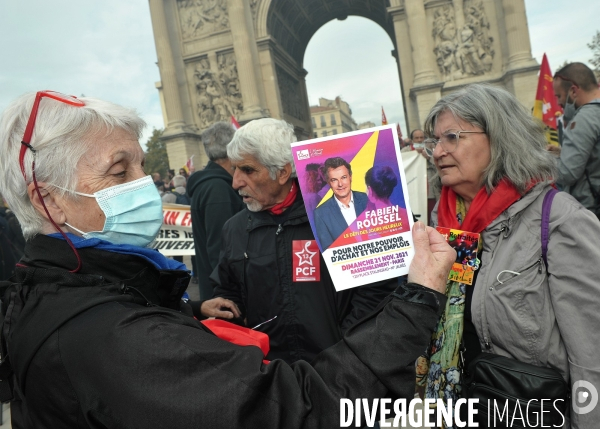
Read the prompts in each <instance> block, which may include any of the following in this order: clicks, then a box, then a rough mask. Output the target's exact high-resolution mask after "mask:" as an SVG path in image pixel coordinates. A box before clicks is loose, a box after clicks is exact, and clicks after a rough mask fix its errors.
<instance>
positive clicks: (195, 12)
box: [177, 0, 229, 39]
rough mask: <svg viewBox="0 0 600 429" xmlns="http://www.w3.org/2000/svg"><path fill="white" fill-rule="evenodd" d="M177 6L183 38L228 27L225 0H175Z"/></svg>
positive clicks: (190, 37)
mask: <svg viewBox="0 0 600 429" xmlns="http://www.w3.org/2000/svg"><path fill="white" fill-rule="evenodd" d="M177 7H178V8H179V19H180V21H181V32H182V35H183V38H184V39H192V38H195V37H198V36H202V35H204V34H211V33H214V32H217V31H220V30H225V29H227V28H229V15H228V14H227V5H226V0H177Z"/></svg>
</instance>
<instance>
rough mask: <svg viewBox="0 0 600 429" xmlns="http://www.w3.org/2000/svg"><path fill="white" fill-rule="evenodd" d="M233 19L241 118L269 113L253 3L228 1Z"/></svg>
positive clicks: (231, 19) (245, 119)
mask: <svg viewBox="0 0 600 429" xmlns="http://www.w3.org/2000/svg"><path fill="white" fill-rule="evenodd" d="M227 4H228V11H229V22H230V27H231V35H232V37H233V50H234V52H235V59H236V63H237V69H238V76H239V80H240V87H241V88H240V89H241V92H242V99H243V101H244V113H242V115H241V117H240V119H241V120H242V121H250V120H252V119H257V118H262V117H264V116H266V115H265V112H264V107H265V101H264V88H263V84H262V78H260V77H259V76H258V73H260V61H259V59H258V48H257V47H256V42H255V40H254V25H253V22H252V11H251V10H250V4H249V2H247V1H245V0H228V3H227Z"/></svg>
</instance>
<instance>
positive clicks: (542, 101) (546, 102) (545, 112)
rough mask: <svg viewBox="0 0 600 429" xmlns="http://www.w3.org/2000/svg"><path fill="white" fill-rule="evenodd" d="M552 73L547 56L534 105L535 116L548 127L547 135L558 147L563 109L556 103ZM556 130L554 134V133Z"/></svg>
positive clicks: (543, 59) (542, 67) (541, 70)
mask: <svg viewBox="0 0 600 429" xmlns="http://www.w3.org/2000/svg"><path fill="white" fill-rule="evenodd" d="M552 81H553V79H552V72H551V71H550V64H548V58H547V57H546V54H544V57H543V58H542V65H541V67H540V77H539V80H538V87H537V93H536V95H535V103H534V104H533V116H535V117H536V118H538V119H540V120H541V121H542V122H544V124H546V127H548V130H547V133H546V134H547V135H546V137H547V138H548V141H549V143H551V144H556V145H558V137H556V138H554V136H553V135H555V134H556V128H557V124H556V118H557V117H558V116H560V115H562V109H561V107H560V106H559V104H558V102H557V101H556V97H555V95H554V88H553V87H552ZM553 130H554V133H552V131H553Z"/></svg>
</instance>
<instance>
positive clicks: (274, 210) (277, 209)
mask: <svg viewBox="0 0 600 429" xmlns="http://www.w3.org/2000/svg"><path fill="white" fill-rule="evenodd" d="M297 194H298V183H297V182H296V180H294V181H293V182H292V187H291V188H290V192H288V194H287V196H286V197H285V200H283V201H282V202H280V203H279V204H275V205H274V206H273V207H271V208H270V209H269V213H271V214H274V215H276V216H277V215H280V214H281V213H283V212H284V211H285V209H287V208H288V207H289V206H291V205H292V204H294V201H296V195H297Z"/></svg>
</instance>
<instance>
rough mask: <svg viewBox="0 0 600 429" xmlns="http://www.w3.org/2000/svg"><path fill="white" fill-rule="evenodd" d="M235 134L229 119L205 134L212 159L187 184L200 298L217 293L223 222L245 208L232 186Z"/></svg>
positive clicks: (206, 144)
mask: <svg viewBox="0 0 600 429" xmlns="http://www.w3.org/2000/svg"><path fill="white" fill-rule="evenodd" d="M233 133H234V129H233V127H232V126H231V124H229V123H227V122H217V123H215V124H213V125H211V126H210V127H209V128H208V129H206V131H204V132H203V133H202V136H201V138H202V143H203V144H204V150H205V151H206V155H207V156H208V159H209V161H208V164H207V165H206V167H205V168H204V169H203V170H201V171H197V172H195V173H194V174H192V175H191V177H190V180H189V183H188V187H187V189H188V194H189V196H190V197H191V199H192V201H191V212H192V229H193V232H194V245H195V249H196V268H197V273H196V275H197V277H198V285H199V287H200V299H208V298H211V297H212V294H213V288H212V286H211V284H210V282H209V276H210V273H212V271H213V270H214V269H215V267H216V266H217V263H218V262H219V248H220V247H221V230H222V229H223V225H224V224H225V222H226V221H227V220H228V219H229V218H230V217H231V216H233V215H234V214H236V213H237V212H239V211H240V210H242V209H243V208H244V204H243V203H242V199H241V198H240V196H239V195H238V194H237V193H236V192H235V191H234V190H233V188H232V187H231V181H232V175H233V170H232V168H231V161H230V160H229V158H228V157H227V144H229V142H230V141H231V138H232V137H233Z"/></svg>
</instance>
